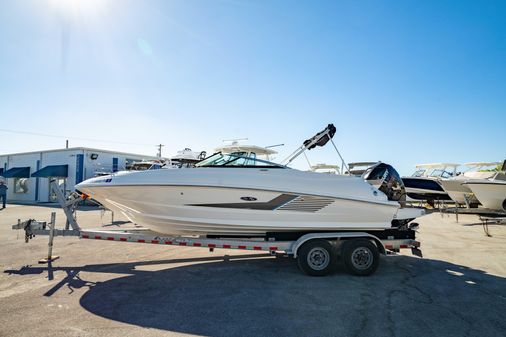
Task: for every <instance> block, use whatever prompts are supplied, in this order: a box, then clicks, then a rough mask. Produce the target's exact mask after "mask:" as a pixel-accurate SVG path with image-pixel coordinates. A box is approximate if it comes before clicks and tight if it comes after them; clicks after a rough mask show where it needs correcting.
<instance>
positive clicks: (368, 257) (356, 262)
mask: <svg viewBox="0 0 506 337" xmlns="http://www.w3.org/2000/svg"><path fill="white" fill-rule="evenodd" d="M373 260H374V257H373V254H372V252H371V250H370V249H369V248H367V247H359V248H356V249H355V250H354V251H353V253H352V254H351V263H352V264H353V266H354V267H355V268H357V269H361V270H363V269H367V268H369V267H370V266H371V265H372V263H373Z"/></svg>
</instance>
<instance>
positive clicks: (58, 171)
mask: <svg viewBox="0 0 506 337" xmlns="http://www.w3.org/2000/svg"><path fill="white" fill-rule="evenodd" d="M68 170H69V166H68V165H48V166H45V167H44V168H42V169H39V170H37V171H36V172H33V173H32V177H39V178H49V177H53V178H67V177H68V176H69V175H68Z"/></svg>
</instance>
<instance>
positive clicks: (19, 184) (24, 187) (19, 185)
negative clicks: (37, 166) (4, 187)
mask: <svg viewBox="0 0 506 337" xmlns="http://www.w3.org/2000/svg"><path fill="white" fill-rule="evenodd" d="M14 193H28V178H14Z"/></svg>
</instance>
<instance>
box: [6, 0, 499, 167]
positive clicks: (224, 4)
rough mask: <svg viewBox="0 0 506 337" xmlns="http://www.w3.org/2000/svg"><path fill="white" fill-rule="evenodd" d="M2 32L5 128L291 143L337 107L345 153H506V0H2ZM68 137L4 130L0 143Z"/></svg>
mask: <svg viewBox="0 0 506 337" xmlns="http://www.w3.org/2000/svg"><path fill="white" fill-rule="evenodd" d="M0 42H1V46H0V125H1V126H0V129H4V130H5V129H7V130H15V131H27V132H36V133H44V134H50V135H59V136H69V137H73V138H70V145H71V146H90V147H98V148H106V149H116V150H121V151H129V152H137V153H145V154H154V153H155V152H156V148H155V144H158V143H162V144H165V147H164V154H166V155H170V154H174V153H175V152H176V151H177V150H180V149H182V148H184V147H191V148H192V149H194V150H199V151H200V150H202V149H205V150H208V151H211V150H212V149H213V148H214V147H215V146H218V145H221V142H222V140H223V139H230V138H244V137H247V138H249V143H253V144H257V145H270V144H278V143H284V144H285V146H284V147H282V148H279V151H280V155H279V156H278V159H282V158H284V156H285V155H287V154H288V153H290V152H291V151H292V150H293V149H294V148H295V147H297V146H298V145H299V144H300V143H301V142H302V141H303V140H304V139H306V138H308V137H310V136H312V135H313V134H314V133H315V132H317V131H319V130H321V129H322V128H323V127H324V126H325V125H326V124H328V123H334V124H335V125H336V127H337V130H338V131H337V134H336V136H335V137H334V140H335V142H336V144H337V145H338V147H339V148H340V150H341V153H342V154H343V156H344V157H345V159H346V160H347V161H363V160H367V161H368V160H382V161H384V162H388V163H391V164H393V165H394V166H395V167H396V168H398V170H399V171H400V172H401V173H402V174H409V173H411V171H413V169H414V165H415V164H417V163H426V162H440V161H447V162H460V163H463V162H469V161H498V160H503V159H505V158H506V145H505V144H506V142H505V141H504V139H505V136H506V131H505V129H506V2H505V1H459V2H455V1H422V0H419V1H409V0H403V1H377V0H374V1H304V2H303V1H288V0H287V1H277V0H272V1H239V0H230V1H211V0H182V1H176V0H170V1H169V0H164V1H149V0H145V1H134V0H130V1H129V0H123V1H120V0H101V1H100V0H87V1H86V0H47V1H44V0H24V1H17V0H16V1H14V0H1V1H0ZM84 138H86V139H99V140H107V141H114V143H113V142H97V141H88V140H84ZM64 143H65V139H64V138H57V137H42V136H33V135H23V134H14V133H9V132H5V131H0V153H12V152H18V151H30V150H38V149H48V148H59V147H63V145H64ZM311 152H313V153H309V157H310V159H311V161H312V162H313V163H318V162H327V163H332V162H336V160H337V157H336V155H335V154H334V152H333V149H332V148H331V147H330V146H329V147H328V148H324V149H316V150H314V151H311ZM296 167H301V168H304V162H303V161H299V162H298V163H296Z"/></svg>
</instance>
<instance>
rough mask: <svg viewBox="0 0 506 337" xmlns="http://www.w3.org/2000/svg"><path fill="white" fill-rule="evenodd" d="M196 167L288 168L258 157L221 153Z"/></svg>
mask: <svg viewBox="0 0 506 337" xmlns="http://www.w3.org/2000/svg"><path fill="white" fill-rule="evenodd" d="M195 167H270V168H286V167H285V166H283V165H279V164H276V163H272V162H270V161H266V160H262V159H258V158H256V156H242V155H240V154H236V153H228V154H223V153H221V152H218V153H215V154H213V155H212V156H211V157H209V158H206V159H204V160H202V161H200V162H198V163H197V164H195Z"/></svg>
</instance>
